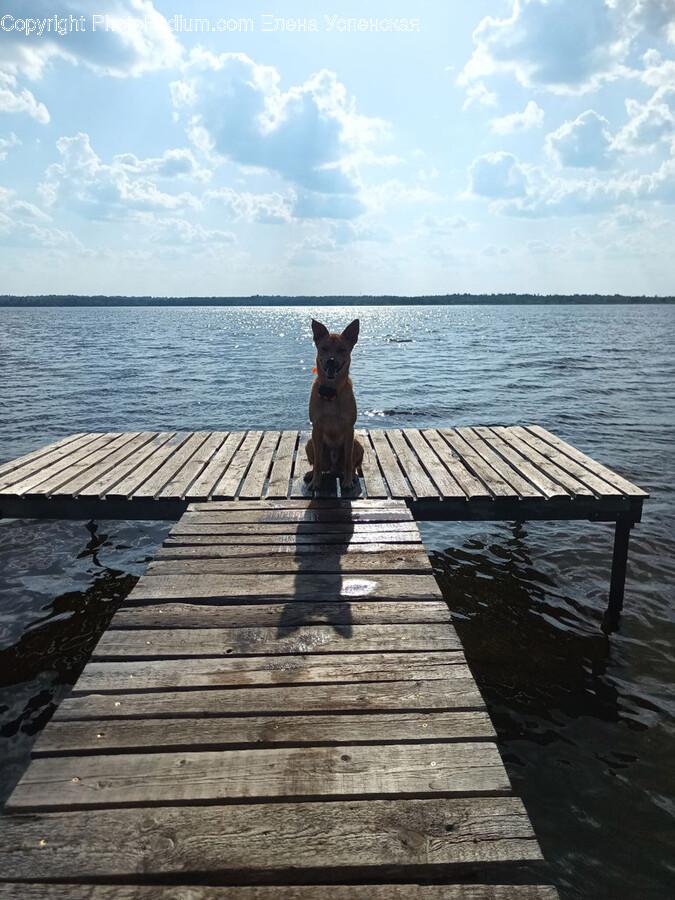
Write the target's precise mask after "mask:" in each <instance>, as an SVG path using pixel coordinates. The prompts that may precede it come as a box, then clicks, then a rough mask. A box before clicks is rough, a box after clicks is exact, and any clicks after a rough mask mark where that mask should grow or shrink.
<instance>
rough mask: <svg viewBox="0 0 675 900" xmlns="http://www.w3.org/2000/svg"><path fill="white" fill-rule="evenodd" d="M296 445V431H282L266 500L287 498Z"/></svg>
mask: <svg viewBox="0 0 675 900" xmlns="http://www.w3.org/2000/svg"><path fill="white" fill-rule="evenodd" d="M297 443H298V432H297V431H284V432H282V435H281V440H280V441H279V446H278V447H277V455H276V458H275V460H274V463H273V464H272V471H271V472H270V480H269V484H268V485H267V495H266V496H267V497H268V498H277V497H278V498H285V497H288V493H289V488H290V482H291V472H292V470H293V458H294V454H295V448H296V445H297Z"/></svg>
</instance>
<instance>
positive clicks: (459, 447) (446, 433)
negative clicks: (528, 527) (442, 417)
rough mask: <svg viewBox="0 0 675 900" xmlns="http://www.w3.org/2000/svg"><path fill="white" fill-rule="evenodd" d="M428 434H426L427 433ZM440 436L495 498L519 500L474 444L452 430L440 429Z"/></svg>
mask: <svg viewBox="0 0 675 900" xmlns="http://www.w3.org/2000/svg"><path fill="white" fill-rule="evenodd" d="M425 434H426V432H425ZM438 434H439V435H440V436H441V437H442V438H443V439H444V440H445V441H446V442H447V444H448V446H449V447H450V448H451V449H452V450H453V451H454V452H455V453H456V454H457V455H458V456H459V458H460V460H461V461H462V463H463V465H464V466H465V467H466V468H467V469H468V470H469V471H470V472H472V473H473V474H474V475H475V476H476V478H478V479H479V480H480V481H481V482H482V483H483V485H484V486H485V488H486V489H487V491H488V492H489V493H490V494H492V496H494V497H512V498H513V499H519V495H518V492H517V491H516V490H515V489H514V488H513V486H512V485H511V483H510V482H508V481H507V480H506V479H505V478H504V477H503V476H502V475H501V473H500V472H499V471H497V470H496V469H493V468H492V466H491V465H488V463H487V462H486V461H485V459H483V457H482V456H481V454H480V453H478V452H477V450H476V449H475V447H474V446H472V444H469V443H467V441H466V440H465V439H464V437H463V436H462V435H461V434H459V432H457V431H454V430H453V429H451V428H440V429H439V430H438Z"/></svg>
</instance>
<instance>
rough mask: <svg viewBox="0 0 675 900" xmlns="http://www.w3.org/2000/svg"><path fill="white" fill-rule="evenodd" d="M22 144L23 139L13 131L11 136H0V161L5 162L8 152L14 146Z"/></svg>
mask: <svg viewBox="0 0 675 900" xmlns="http://www.w3.org/2000/svg"><path fill="white" fill-rule="evenodd" d="M20 144H21V141H20V140H19V139H18V137H17V136H16V135H15V134H14V132H12V133H11V134H10V135H9V137H6V138H4V137H0V162H4V160H5V159H7V154H8V153H9V151H10V150H12V149H13V148H14V147H18V146H19V145H20Z"/></svg>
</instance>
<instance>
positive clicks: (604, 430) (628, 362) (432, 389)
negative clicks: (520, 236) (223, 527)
mask: <svg viewBox="0 0 675 900" xmlns="http://www.w3.org/2000/svg"><path fill="white" fill-rule="evenodd" d="M312 314H314V315H315V316H316V317H317V318H320V319H322V320H323V321H325V322H326V324H328V325H329V326H335V327H341V326H344V325H346V324H347V323H348V322H349V321H350V320H351V319H352V318H354V317H355V316H357V315H358V316H359V317H360V319H361V328H362V337H361V340H360V341H359V344H358V346H357V348H356V351H355V358H354V365H353V375H354V380H355V384H356V391H357V398H358V402H359V411H360V424H361V425H362V426H371V427H398V426H413V427H422V426H425V425H431V426H454V425H468V424H493V423H505V424H509V423H514V422H538V423H540V424H542V425H544V426H546V427H547V428H550V429H551V430H553V431H555V432H557V433H559V434H560V435H562V436H563V437H564V438H566V439H567V440H569V441H570V442H571V443H573V444H576V445H577V446H579V447H580V448H581V449H583V450H585V451H587V452H589V453H591V454H592V455H595V456H596V457H597V458H599V459H600V460H601V461H603V462H606V463H607V464H608V465H610V466H612V467H614V468H616V469H617V470H618V471H619V472H621V473H623V474H625V475H626V476H627V477H629V478H631V479H632V480H634V481H636V482H637V483H639V484H640V485H641V486H643V487H645V488H646V489H648V490H649V491H650V492H651V493H652V496H653V499H652V500H650V501H649V502H648V503H647V504H646V507H645V515H644V521H643V523H642V524H641V525H639V526H638V527H637V528H636V529H635V531H634V532H633V538H632V543H631V554H630V568H629V581H628V590H627V599H626V609H625V614H624V617H623V622H622V627H621V630H620V632H619V633H617V634H614V635H612V636H611V637H609V638H608V637H606V636H605V635H603V634H602V632H601V631H600V622H601V617H602V612H603V610H604V605H605V598H606V592H607V584H608V578H609V568H610V559H611V544H612V540H611V527H610V526H608V525H592V524H590V523H534V522H533V523H526V524H525V525H524V526H515V525H511V524H508V523H503V524H491V523H487V524H483V523H472V524H461V525H459V524H433V525H431V524H429V525H424V526H423V535H424V540H425V544H426V546H427V548H428V550H429V551H430V554H431V557H432V562H433V565H434V568H435V570H436V574H437V577H438V579H439V582H440V584H441V586H442V589H443V592H444V595H445V597H446V599H447V601H448V603H449V605H450V608H451V610H452V613H453V616H454V621H455V624H456V626H457V629H458V631H459V632H460V636H461V638H462V640H463V642H464V645H465V648H466V652H467V656H468V658H469V662H470V664H471V666H472V669H473V672H474V674H475V676H476V678H477V680H478V682H479V684H480V686H481V689H482V691H483V694H484V696H485V699H486V701H487V703H488V706H489V709H490V713H491V715H492V718H493V721H494V722H495V725H496V727H497V730H498V733H499V738H500V748H501V751H502V754H503V756H504V759H505V761H506V764H507V768H508V771H509V775H510V776H511V779H512V780H513V783H514V786H515V789H516V791H517V792H518V794H519V795H520V796H522V797H523V799H524V800H525V803H526V805H527V808H528V811H529V812H530V815H531V818H532V820H533V823H534V826H535V829H536V831H537V834H538V836H539V838H540V840H541V844H542V846H543V849H544V853H545V855H546V857H547V859H548V860H549V861H550V863H551V868H550V874H551V877H552V879H553V880H554V881H555V882H556V884H557V885H558V886H559V888H560V889H561V892H562V896H563V897H564V898H572V897H584V898H589V897H592V898H610V897H611V898H617V897H618V898H624V897H625V898H643V897H644V898H661V897H664V898H665V897H671V896H673V895H674V894H675V865H674V864H673V859H674V858H675V856H674V854H673V846H672V838H673V833H674V829H673V815H674V813H675V803H674V794H675V792H674V790H673V789H674V787H675V774H674V772H675V769H674V767H673V763H672V760H673V732H674V730H675V729H674V728H673V713H674V711H675V710H674V706H675V704H674V703H673V693H672V684H673V681H674V677H673V676H674V675H675V666H674V664H673V632H674V630H675V629H674V628H673V612H672V607H673V604H672V600H673V593H672V586H673V574H674V570H675V563H674V561H673V556H674V555H673V550H674V549H675V537H674V535H675V508H674V505H673V485H674V483H675V479H674V477H673V476H674V471H673V469H674V465H673V452H672V451H673V432H674V430H675V429H674V420H675V416H674V411H675V397H674V396H673V384H674V381H673V371H672V359H673V357H674V356H675V354H674V353H673V350H674V347H673V325H674V324H675V321H674V320H675V308H674V307H672V306H650V307H619V308H609V307H604V306H588V307H566V306H562V307H560V306H559V307H551V308H546V307H515V306H511V307H504V308H498V307H447V308H445V307H422V308H411V307H395V308H392V309H385V308H365V309H364V308H361V309H335V308H332V309H313V310H310V309H304V308H275V309H257V310H251V309H227V308H206V307H205V308H197V309H185V308H183V309H147V308H146V309H134V308H116V309H110V310H106V309H94V308H89V309H34V310H17V309H0V460H5V459H10V458H12V457H14V456H17V455H19V454H21V453H25V452H28V451H29V450H31V449H33V448H35V447H37V446H39V445H42V444H44V443H47V442H49V441H51V440H55V439H58V438H60V437H62V436H64V435H66V434H69V433H72V432H76V431H89V430H91V431H99V430H100V431H114V430H119V431H134V430H155V429H156V430H172V429H194V430H208V429H234V428H250V427H257V428H300V427H302V426H304V425H305V424H306V422H307V396H308V390H309V384H310V377H311V376H310V373H311V369H312V365H313V354H312V346H311V337H310V329H309V320H310V316H311V315H312ZM168 528H169V523H138V522H133V523H129V522H98V523H95V524H93V523H90V524H89V525H88V526H85V524H84V523H69V522H34V521H4V522H2V521H0V685H2V688H1V693H0V761H1V762H2V767H1V769H0V799H2V798H3V797H6V796H7V795H8V794H9V792H10V791H11V789H12V787H13V785H14V784H15V783H16V781H17V779H18V778H19V776H20V774H21V772H22V771H23V769H24V768H25V766H26V764H27V760H28V753H29V750H30V745H31V742H32V739H33V736H34V735H35V734H36V733H37V732H39V730H40V729H41V728H42V727H43V726H44V724H45V722H46V721H47V719H48V718H49V715H50V714H51V711H52V710H53V704H54V702H55V701H58V700H59V699H60V698H61V697H62V696H63V694H64V693H65V692H66V691H67V686H68V684H69V683H72V681H73V679H74V678H75V677H76V675H77V674H78V672H79V670H80V669H81V667H82V665H83V664H84V661H85V660H86V657H87V655H88V653H89V651H90V650H91V648H92V646H93V645H94V644H95V642H96V640H97V638H98V635H99V634H100V632H101V630H102V629H103V628H105V626H106V624H107V622H108V621H109V619H110V617H111V615H112V613H113V612H114V610H115V609H116V608H117V606H118V605H119V603H120V602H121V600H122V599H123V598H124V596H126V594H127V593H128V591H129V590H130V588H131V586H132V584H133V583H134V580H135V578H136V577H137V576H138V575H140V574H141V573H142V571H143V569H144V566H145V563H146V561H147V560H148V559H149V558H150V557H151V556H152V555H153V553H154V552H155V549H156V547H157V546H158V544H159V543H161V541H162V540H163V538H164V535H165V534H166V532H167V530H168Z"/></svg>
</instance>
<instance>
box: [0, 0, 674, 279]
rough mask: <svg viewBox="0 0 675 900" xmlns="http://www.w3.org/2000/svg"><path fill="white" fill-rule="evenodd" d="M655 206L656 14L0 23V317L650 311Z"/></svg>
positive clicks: (596, 0)
mask: <svg viewBox="0 0 675 900" xmlns="http://www.w3.org/2000/svg"><path fill="white" fill-rule="evenodd" d="M55 15H56V20H55V19H54V16H55ZM674 204H675V0H475V2H471V3H469V2H466V0H415V2H414V3H413V2H412V0H406V2H401V0H387V2H386V3H375V2H372V0H362V2H361V3H354V2H351V0H340V2H338V3H335V4H333V5H325V6H323V5H321V4H317V3H316V2H311V3H310V2H305V0H293V2H292V3H291V2H286V0H277V2H276V3H275V4H270V3H268V2H267V0H264V2H258V0H246V2H243V0H232V2H231V3H230V4H227V5H226V4H223V2H222V0H191V2H188V0H182V6H181V0H167V2H165V0H61V2H59V0H54V2H52V0H5V2H4V3H3V4H2V10H1V11H0V293H10V294H46V293H50V294H51V293H56V294H62V293H73V294H109V295H113V294H130V295H148V294H151V295H156V296H165V295H171V296H179V295H189V296H213V295H219V296H228V295H229V296H238V295H249V294H292V295H302V294H319V295H327V294H353V295H358V294H403V295H415V294H445V293H465V292H466V293H492V292H522V293H526V292H529V293H543V294H556V293H603V294H614V293H621V294H647V295H654V294H660V295H672V294H675V277H674V276H675V253H674V252H673V248H674V247H675V224H674V223H675V207H674Z"/></svg>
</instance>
